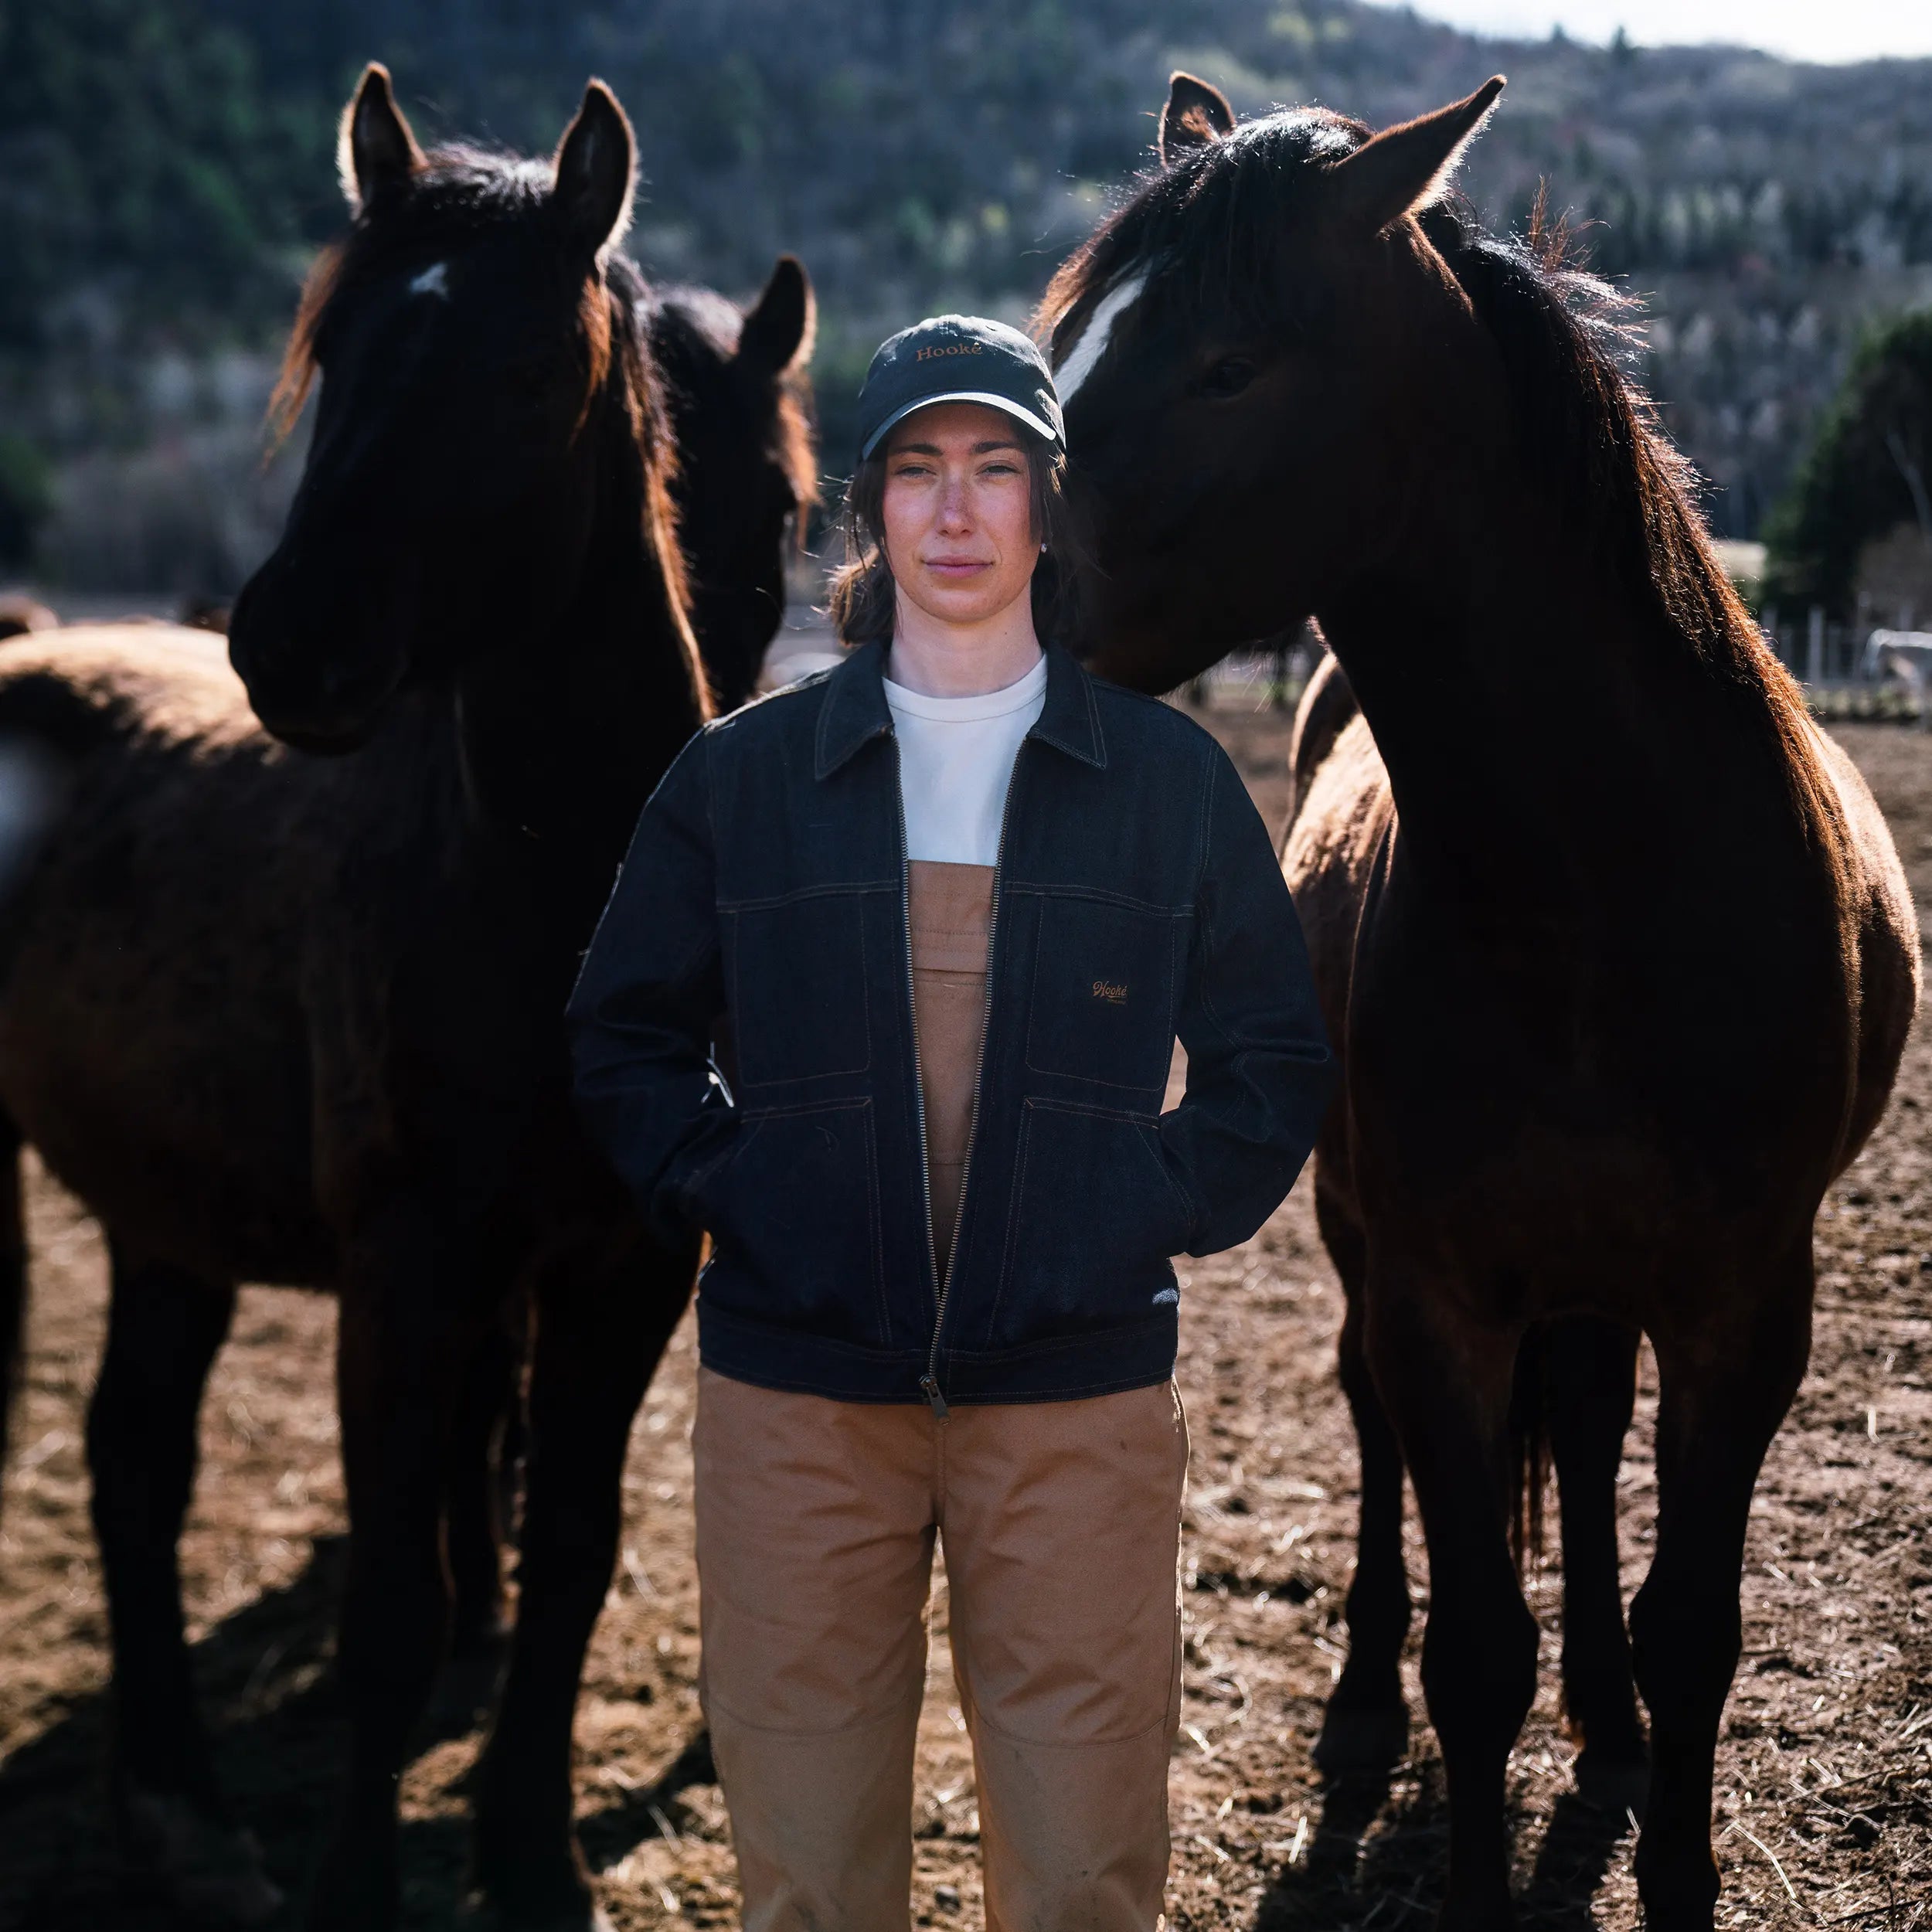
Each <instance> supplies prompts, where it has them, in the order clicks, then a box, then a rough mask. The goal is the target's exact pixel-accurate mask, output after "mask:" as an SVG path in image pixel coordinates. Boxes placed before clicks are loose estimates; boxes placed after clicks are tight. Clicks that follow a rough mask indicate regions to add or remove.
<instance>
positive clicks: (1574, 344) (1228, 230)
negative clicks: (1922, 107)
mask: <svg viewBox="0 0 1932 1932" xmlns="http://www.w3.org/2000/svg"><path fill="white" fill-rule="evenodd" d="M1368 135H1369V129H1368V128H1366V126H1365V125H1364V124H1362V123H1361V122H1360V121H1352V120H1349V119H1348V118H1346V117H1344V116H1342V115H1340V114H1333V113H1331V112H1329V111H1327V110H1325V109H1322V108H1298V109H1291V110H1287V111H1282V112H1279V113H1277V114H1270V115H1267V116H1265V117H1262V118H1260V119H1259V120H1256V121H1247V122H1244V123H1243V124H1242V125H1241V126H1240V127H1239V128H1236V130H1235V131H1233V133H1232V134H1230V135H1228V136H1226V138H1224V139H1223V140H1219V141H1209V142H1206V143H1204V144H1202V145H1199V146H1198V147H1196V148H1191V149H1189V151H1187V152H1186V153H1185V155H1183V156H1182V158H1181V159H1180V160H1179V162H1176V163H1175V165H1173V166H1172V167H1170V168H1164V169H1159V170H1158V171H1155V172H1149V173H1148V174H1146V175H1143V176H1142V177H1141V180H1140V182H1139V184H1138V186H1137V188H1136V189H1134V191H1133V192H1131V196H1130V198H1129V199H1128V200H1127V201H1126V202H1124V204H1122V205H1121V206H1120V207H1119V208H1117V209H1115V211H1114V213H1113V214H1112V215H1111V216H1109V217H1108V218H1107V219H1106V220H1105V221H1104V222H1103V223H1102V224H1101V225H1100V227H1099V228H1098V229H1097V230H1095V231H1094V234H1093V235H1092V236H1090V238H1089V240H1087V242H1086V243H1084V244H1083V246H1082V247H1080V249H1078V250H1076V251H1075V253H1073V255H1072V256H1071V257H1069V259H1068V260H1067V261H1066V263H1065V264H1063V266H1062V267H1061V268H1060V271H1059V273H1058V274H1056V275H1055V277H1053V281H1052V282H1051V283H1050V284H1049V285H1048V287H1047V290H1046V294H1045V296H1044V297H1043V298H1042V301H1041V304H1040V308H1039V313H1038V315H1037V317H1036V322H1035V329H1036V333H1037V334H1039V335H1043V336H1044V337H1046V338H1048V339H1049V342H1050V345H1051V347H1052V349H1053V351H1054V352H1056V353H1058V352H1061V351H1063V349H1065V348H1066V345H1067V344H1068V342H1070V339H1071V337H1072V335H1073V334H1074V332H1075V330H1076V325H1077V323H1079V322H1080V321H1082V320H1083V318H1084V317H1085V315H1087V313H1088V312H1089V311H1090V310H1091V308H1093V307H1094V304H1096V303H1097V301H1100V299H1101V298H1103V297H1104V294H1105V293H1106V291H1107V290H1108V288H1109V287H1111V286H1112V285H1113V284H1114V282H1115V281H1117V279H1118V278H1119V277H1121V275H1122V274H1124V273H1125V272H1127V271H1128V270H1129V269H1130V268H1132V267H1146V268H1148V269H1151V270H1152V275H1151V279H1150V282H1149V285H1148V286H1149V297H1150V298H1155V299H1165V298H1168V294H1169V293H1170V292H1171V293H1172V298H1173V299H1174V300H1175V301H1178V302H1180V303H1183V304H1187V305H1189V307H1191V308H1192V309H1193V311H1195V312H1197V313H1198V312H1199V311H1202V309H1208V310H1209V311H1212V310H1213V309H1215V308H1219V309H1222V310H1224V311H1232V312H1233V315H1235V316H1236V318H1238V319H1239V320H1240V321H1242V322H1243V323H1244V324H1246V325H1249V326H1251V327H1253V328H1256V329H1257V331H1262V332H1275V333H1277V334H1278V333H1280V332H1281V331H1283V330H1284V329H1287V330H1289V331H1294V332H1301V331H1304V330H1308V329H1311V328H1314V327H1315V325H1317V323H1318V321H1319V315H1318V312H1317V311H1316V310H1315V308H1314V307H1313V306H1312V305H1313V304H1316V303H1318V302H1319V301H1320V300H1321V291H1319V290H1318V289H1311V288H1309V287H1307V286H1306V285H1305V284H1299V285H1298V284H1290V283H1288V282H1287V280H1286V279H1285V278H1284V277H1283V276H1282V275H1281V272H1280V267H1279V264H1278V261H1277V257H1276V253H1275V250H1274V247H1272V246H1270V243H1271V242H1272V241H1273V240H1274V239H1275V238H1277V237H1278V236H1282V235H1283V234H1284V233H1287V232H1289V231H1290V230H1291V228H1292V226H1293V221H1292V216H1293V210H1294V204H1295V203H1296V202H1302V203H1304V204H1306V205H1308V206H1312V205H1313V203H1314V201H1315V197H1316V196H1318V194H1319V192H1320V188H1321V175H1322V173H1323V172H1324V171H1325V168H1327V167H1328V166H1329V165H1332V164H1333V163H1334V162H1337V161H1339V160H1341V159H1342V158H1343V157H1344V156H1345V155H1348V154H1349V153H1352V151H1354V150H1355V148H1357V147H1358V146H1359V145H1361V143H1362V141H1365V140H1366V139H1367V138H1368ZM1420 227H1421V230H1422V232H1423V236H1424V237H1425V238H1426V240H1427V243H1429V245H1430V247H1433V248H1434V250H1436V251H1437V253H1439V254H1440V256H1441V257H1442V259H1443V260H1444V262H1445V263H1446V264H1447V267H1448V268H1449V270H1450V271H1451V274H1452V275H1453V276H1454V278H1455V280H1456V281H1457V282H1458V284H1460V286H1461V288H1462V289H1463V291H1464V294H1466V295H1467V296H1468V299H1469V301H1470V304H1471V307H1472V308H1473V309H1474V311H1475V314H1476V316H1477V318H1478V320H1479V321H1481V323H1482V324H1483V325H1484V326H1485V328H1487V329H1488V331H1489V332H1490V334H1491V335H1492V337H1493V338H1495V341H1496V342H1497V344H1498V347H1499V349H1501V351H1502V358H1501V359H1502V365H1503V367H1504V369H1505V376H1506V380H1507V382H1508V383H1509V389H1510V393H1511V401H1512V405H1513V413H1514V416H1515V427H1516V432H1517V435H1518V437H1519V446H1520V448H1521V450H1522V455H1523V457H1524V460H1525V461H1526V463H1527V464H1529V468H1530V470H1531V472H1532V475H1533V476H1534V477H1535V478H1536V481H1537V484H1538V485H1539V490H1540V492H1541V494H1542V496H1543V500H1544V501H1545V502H1549V503H1552V504H1553V505H1556V509H1557V513H1558V515H1559V517H1560V520H1561V522H1562V524H1563V526H1564V527H1565V528H1566V529H1568V530H1570V531H1571V532H1573V533H1574V535H1575V536H1576V538H1577V540H1578V542H1579V543H1580V544H1582V545H1583V546H1584V547H1585V548H1586V549H1587V550H1588V551H1589V552H1590V553H1593V554H1594V555H1595V556H1597V557H1598V558H1599V559H1600V560H1601V561H1602V562H1603V563H1604V565H1605V566H1607V568H1608V569H1609V570H1611V572H1613V573H1614V575H1615V576H1616V577H1617V579H1618V580H1620V581H1621V582H1622V583H1624V585H1625V586H1626V587H1628V589H1629V590H1631V592H1632V593H1633V594H1634V596H1635V597H1637V599H1638V601H1639V603H1640V604H1648V605H1649V607H1650V608H1651V611H1652V613H1653V614H1654V615H1655V618H1656V619H1657V621H1658V622H1659V623H1660V624H1662V625H1664V626H1665V627H1666V628H1668V629H1669V630H1670V631H1672V632H1674V633H1675V634H1677V635H1678V636H1679V637H1680V638H1682V640H1683V641H1684V642H1685V645H1687V646H1688V648H1689V650H1690V651H1692V653H1693V654H1694V655H1695V656H1696V658H1698V659H1699V661H1700V662H1702V663H1703V664H1704V665H1706V667H1708V668H1709V670H1710V671H1711V672H1713V673H1714V674H1715V675H1716V677H1717V678H1718V679H1719V680H1720V681H1722V682H1725V683H1727V684H1730V685H1733V686H1736V687H1740V688H1741V689H1745V690H1747V691H1749V692H1753V693H1757V694H1759V695H1760V697H1761V700H1762V703H1763V706H1764V710H1765V712H1766V713H1767V715H1768V717H1769V719H1770V726H1771V729H1772V731H1773V733H1774V737H1775V739H1776V740H1777V742H1778V743H1779V745H1780V747H1781V750H1782V751H1783V752H1784V755H1785V756H1786V757H1787V759H1788V760H1790V761H1791V764H1793V765H1794V767H1796V769H1797V772H1798V781H1799V784H1800V786H1801V789H1802V790H1804V791H1807V792H1808V793H1811V794H1813V795H1814V796H1823V795H1825V794H1826V792H1827V791H1828V787H1826V786H1825V784H1824V783H1823V780H1822V775H1821V773H1820V772H1819V771H1818V767H1817V758H1816V754H1815V752H1814V751H1813V750H1812V749H1811V736H1810V732H1809V730H1808V724H1807V721H1806V714H1805V709H1804V697H1803V695H1802V693H1801V692H1800V690H1799V689H1798V685H1797V684H1796V683H1795V682H1794V680H1793V679H1792V678H1791V675H1790V673H1789V672H1787V671H1786V669H1785V668H1784V665H1782V664H1781V663H1780V662H1778V660H1777V657H1776V655H1774V653H1773V652H1772V651H1771V650H1770V648H1769V647H1768V646H1767V645H1766V643H1765V642H1764V638H1763V636H1762V634H1760V631H1759V630H1758V628H1757V625H1756V624H1754V623H1753V621H1751V618H1750V614H1749V613H1748V612H1747V611H1746V610H1745V608H1744V606H1743V602H1742V600H1740V598H1739V597H1738V595H1737V593H1736V590H1734V589H1733V587H1732V586H1731V583H1730V580H1729V578H1728V577H1726V575H1725V573H1724V572H1723V568H1722V567H1721V566H1719V563H1718V561H1717V559H1716V553H1715V552H1714V551H1713V549H1712V547H1711V543H1710V539H1709V534H1708V533H1707V532H1706V529H1705V526H1704V522H1703V519H1702V515H1701V514H1700V513H1699V510H1698V509H1697V507H1696V488H1697V478H1696V474H1695V472H1694V471H1693V470H1692V466H1691V464H1690V463H1689V461H1688V460H1687V459H1686V458H1685V457H1684V456H1683V455H1682V454H1681V453H1680V452H1679V451H1678V450H1677V449H1676V448H1675V446H1674V445H1673V444H1672V443H1671V442H1670V440H1668V437H1666V436H1665V434H1664V433H1663V431H1662V429H1661V428H1660V427H1659V426H1658V422H1657V417H1656V411H1655V406H1654V405H1653V404H1652V403H1651V400H1650V398H1649V397H1648V396H1647V395H1646V394H1645V393H1644V391H1643V390H1642V389H1641V387H1640V386H1639V385H1638V383H1636V382H1635V381H1634V379H1633V378H1632V377H1631V375H1630V374H1629V372H1628V370H1627V369H1626V368H1625V367H1624V361H1625V359H1627V356H1628V353H1629V352H1630V350H1631V349H1632V347H1633V346H1634V341H1635V333H1636V322H1637V320H1638V313H1639V305H1638V303H1637V302H1636V301H1634V298H1631V297H1629V296H1628V295H1625V294H1622V293H1621V292H1620V291H1617V290H1616V289H1614V288H1613V287H1611V285H1610V284H1608V283H1607V282H1605V281H1602V280H1601V279H1600V278H1599V277H1597V276H1594V275H1593V274H1590V273H1588V272H1587V269H1586V268H1585V267H1584V266H1583V264H1582V262H1581V261H1580V259H1579V257H1578V251H1577V237H1576V236H1575V235H1574V234H1573V233H1572V232H1571V230H1570V229H1569V227H1568V226H1567V225H1566V223H1563V221H1561V220H1556V221H1552V220H1551V219H1549V216H1548V214H1547V213H1546V206H1545V203H1544V199H1543V196H1542V195H1541V194H1539V196H1538V198H1537V202H1536V208H1535V210H1534V212H1533V213H1532V217H1531V219H1530V223H1529V229H1528V231H1527V233H1526V234H1525V235H1523V236H1521V237H1519V238H1514V237H1507V236H1497V235H1494V234H1491V233H1488V232H1487V231H1486V230H1485V229H1484V228H1483V227H1482V226H1481V223H1480V222H1479V221H1478V219H1477V217H1476V216H1475V212H1474V210H1473V209H1471V207H1470V206H1468V203H1467V202H1464V201H1463V200H1462V199H1461V198H1460V197H1453V196H1452V197H1451V198H1450V199H1448V200H1447V201H1445V202H1441V203H1438V204H1437V206H1434V207H1433V208H1431V209H1429V210H1428V211H1427V213H1424V214H1423V216H1421V217H1420ZM1144 299H1146V298H1144Z"/></svg>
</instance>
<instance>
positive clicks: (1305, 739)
mask: <svg viewBox="0 0 1932 1932" xmlns="http://www.w3.org/2000/svg"><path fill="white" fill-rule="evenodd" d="M1360 709H1362V707H1361V706H1360V705H1359V703H1358V702H1356V700H1355V688H1354V686H1353V685H1351V684H1350V683H1349V675H1348V673H1347V672H1345V671H1344V670H1343V669H1342V661H1341V659H1340V658H1338V657H1337V656H1336V655H1335V653H1334V652H1333V651H1330V652H1329V653H1328V655H1327V656H1326V657H1325V658H1323V659H1322V660H1321V662H1320V663H1319V664H1318V665H1316V666H1315V672H1314V675H1312V676H1311V678H1310V679H1308V688H1307V689H1305V690H1304V692H1302V693H1301V702H1300V703H1299V704H1298V705H1297V706H1295V708H1294V728H1293V729H1292V730H1291V732H1290V733H1289V734H1288V771H1289V774H1290V776H1291V778H1292V779H1293V781H1294V795H1293V797H1292V798H1291V799H1290V800H1289V801H1288V824H1289V825H1294V821H1295V819H1296V817H1297V816H1298V814H1299V813H1300V811H1301V806H1302V802H1303V801H1304V800H1305V799H1306V798H1307V797H1308V787H1309V785H1310V784H1311V782H1312V781H1313V780H1314V777H1315V771H1316V769H1317V767H1319V765H1320V764H1321V760H1323V759H1324V758H1325V757H1328V753H1330V752H1331V751H1332V750H1334V749H1335V740H1336V739H1338V737H1340V736H1342V733H1343V732H1344V731H1345V730H1347V728H1348V726H1349V723H1350V721H1351V720H1352V719H1353V718H1354V717H1355V714H1356V713H1357V712H1359V710H1360Z"/></svg>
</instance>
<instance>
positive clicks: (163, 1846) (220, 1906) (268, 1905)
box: [121, 1791, 286, 1927]
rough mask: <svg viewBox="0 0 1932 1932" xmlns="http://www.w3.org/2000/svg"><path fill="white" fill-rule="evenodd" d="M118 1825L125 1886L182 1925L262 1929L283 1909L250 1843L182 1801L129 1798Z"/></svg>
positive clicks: (142, 1794) (136, 1794)
mask: <svg viewBox="0 0 1932 1932" xmlns="http://www.w3.org/2000/svg"><path fill="white" fill-rule="evenodd" d="M121 1856H122V1860H123V1862H124V1866H125V1869H126V1876H127V1877H128V1881H129V1883H130V1884H131V1885H132V1886H134V1888H135V1889H138V1890H139V1891H141V1892H143V1893H147V1894H148V1895H149V1896H153V1897H157V1898H159V1899H162V1900H165V1901H166V1902H167V1903H168V1904H170V1905H172V1906H173V1907H174V1908H175V1910H176V1912H178V1913H180V1914H181V1916H182V1917H185V1918H187V1919H189V1920H193V1921H195V1922H196V1923H200V1924H204V1925H213V1926H223V1927H229V1926H254V1925H266V1924H267V1923H268V1922H269V1921H270V1920H271V1919H273V1918H274V1917H276V1916H277V1913H280V1912H281V1909H282V1906H283V1905H284V1903H286V1901H285V1900H284V1896H283V1894H282V1891H281V1887H280V1886H277V1885H276V1884H275V1883H274V1881H273V1880H272V1879H270V1877H269V1876H268V1874H267V1872H264V1870H263V1869H262V1851H261V1847H260V1845H258V1844H257V1842H255V1838H254V1835H253V1833H252V1832H241V1831H236V1829H234V1828H233V1827H232V1826H230V1825H223V1824H219V1823H218V1822H217V1821H216V1820H214V1819H213V1818H209V1816H208V1815H207V1814H206V1812H204V1811H199V1810H198V1809H197V1808H196V1806H195V1804H193V1802H192V1801H191V1800H189V1798H184V1797H182V1796H181V1795H180V1794H178V1793H162V1792H159V1791H129V1792H128V1793H127V1794H125V1795H124V1798H122V1801H121Z"/></svg>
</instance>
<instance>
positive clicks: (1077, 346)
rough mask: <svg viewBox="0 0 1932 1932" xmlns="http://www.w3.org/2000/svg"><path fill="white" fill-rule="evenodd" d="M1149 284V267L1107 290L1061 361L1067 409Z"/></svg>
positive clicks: (1056, 383) (1062, 401)
mask: <svg viewBox="0 0 1932 1932" xmlns="http://www.w3.org/2000/svg"><path fill="white" fill-rule="evenodd" d="M1146 286H1147V270H1145V268H1141V269H1137V270H1135V271H1134V273H1133V274H1131V275H1130V276H1128V278H1127V279H1126V281H1121V282H1116V283H1115V284H1114V286H1113V287H1111V289H1109V290H1108V291H1107V295H1106V297H1105V298H1104V300H1103V301H1102V302H1101V304H1100V307H1099V308H1097V309H1095V310H1094V313H1093V315H1091V316H1090V318H1088V321H1087V326H1086V328H1083V329H1082V330H1081V331H1080V335H1079V337H1078V338H1077V340H1076V341H1075V342H1074V344H1073V348H1072V349H1070V351H1069V352H1067V357H1066V361H1065V362H1063V363H1061V365H1060V372H1059V374H1058V375H1057V376H1056V377H1055V379H1054V386H1056V388H1057V389H1059V391H1060V406H1061V407H1062V408H1063V409H1064V408H1065V407H1066V405H1067V404H1068V403H1070V402H1072V401H1073V392H1074V390H1076V389H1078V388H1079V387H1080V385H1081V383H1083V382H1085V381H1086V380H1087V378H1088V376H1091V375H1092V374H1093V373H1094V369H1096V368H1097V366H1099V363H1100V358H1101V357H1102V356H1103V355H1105V354H1106V353H1107V343H1108V342H1109V341H1110V340H1111V338H1112V336H1113V334H1114V324H1115V323H1116V322H1117V321H1119V320H1120V319H1121V317H1122V316H1123V315H1125V314H1126V313H1127V311H1128V310H1129V309H1130V308H1132V307H1133V306H1134V304H1135V303H1136V302H1138V301H1139V300H1140V299H1141V290H1142V289H1144V288H1145V287H1146Z"/></svg>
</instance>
